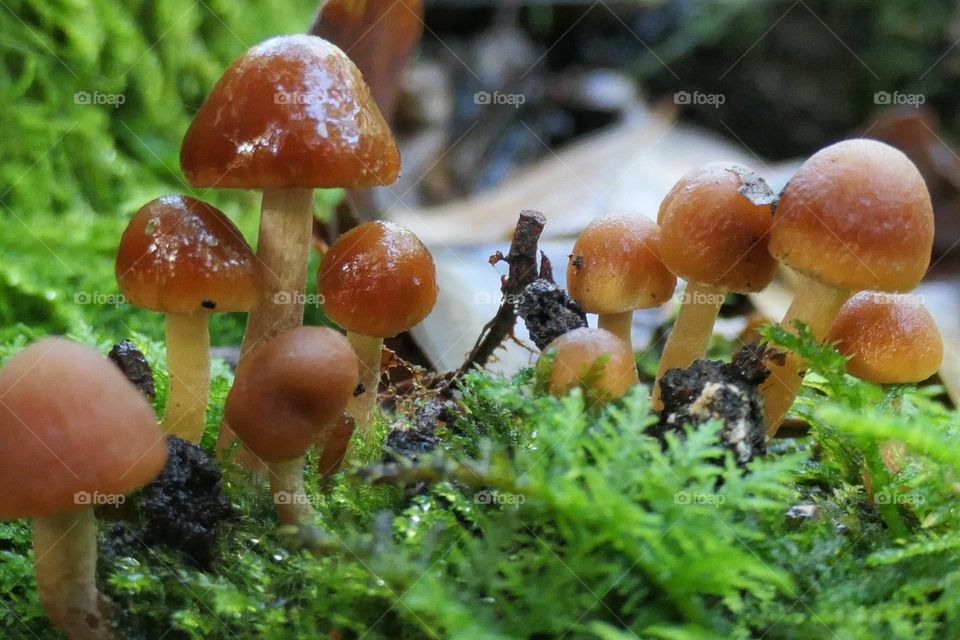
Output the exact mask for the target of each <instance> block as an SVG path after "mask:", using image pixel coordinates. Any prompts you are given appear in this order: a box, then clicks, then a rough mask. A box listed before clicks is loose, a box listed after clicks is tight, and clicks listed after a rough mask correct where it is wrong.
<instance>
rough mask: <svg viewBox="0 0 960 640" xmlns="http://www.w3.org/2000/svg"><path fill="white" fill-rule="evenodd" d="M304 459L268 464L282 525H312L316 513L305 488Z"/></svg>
mask: <svg viewBox="0 0 960 640" xmlns="http://www.w3.org/2000/svg"><path fill="white" fill-rule="evenodd" d="M303 465H304V460H303V457H299V458H294V459H293V460H287V461H284V462H271V463H268V464H267V467H268V468H269V472H270V495H272V496H273V504H274V505H275V507H276V509H277V520H279V521H280V524H290V525H295V526H303V525H312V524H313V521H314V518H315V517H316V513H317V512H316V511H314V510H313V507H312V506H311V505H310V500H309V499H308V498H307V491H306V488H305V487H304V486H303Z"/></svg>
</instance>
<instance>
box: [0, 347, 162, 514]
mask: <svg viewBox="0 0 960 640" xmlns="http://www.w3.org/2000/svg"><path fill="white" fill-rule="evenodd" d="M0 452H2V456H3V459H2V461H0V487H3V490H2V491H0V518H37V517H43V516H50V515H54V514H57V513H62V512H66V511H74V510H77V509H82V508H84V507H89V506H90V505H91V504H92V501H91V499H90V498H91V497H92V496H93V495H94V494H100V495H109V496H119V495H126V494H128V493H131V492H132V491H134V490H136V489H138V488H140V487H141V486H143V485H144V484H146V483H148V482H150V481H151V480H153V479H154V478H155V477H156V476H157V475H158V474H159V473H160V471H161V469H163V465H164V464H165V463H166V459H167V446H166V441H165V440H164V438H163V434H162V433H161V431H160V428H159V426H158V425H157V420H156V417H155V416H154V413H153V409H152V408H151V407H150V405H149V403H147V401H146V400H145V399H144V397H143V396H142V395H141V394H140V392H139V391H137V389H136V388H135V387H134V386H133V385H132V384H130V382H128V381H127V379H126V378H125V377H124V376H123V373H121V372H120V370H119V369H118V368H117V367H116V366H115V365H114V364H113V363H111V362H110V361H109V360H107V358H105V357H104V356H102V355H101V354H99V353H97V352H96V351H95V350H93V349H91V348H89V347H85V346H82V345H79V344H76V343H73V342H70V341H68V340H63V339H60V338H46V339H43V340H40V341H38V342H36V343H34V344H33V345H31V346H29V347H27V348H26V349H24V350H23V351H21V352H20V353H18V354H17V355H15V356H14V357H13V358H11V359H10V361H9V362H7V364H6V366H4V367H3V369H2V370H0Z"/></svg>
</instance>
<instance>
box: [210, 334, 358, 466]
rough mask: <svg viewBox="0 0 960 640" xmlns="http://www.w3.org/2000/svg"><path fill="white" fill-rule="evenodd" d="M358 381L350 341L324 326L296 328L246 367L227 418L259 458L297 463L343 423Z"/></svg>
mask: <svg viewBox="0 0 960 640" xmlns="http://www.w3.org/2000/svg"><path fill="white" fill-rule="evenodd" d="M359 380H360V376H359V372H358V365H357V357H356V355H354V353H353V350H352V349H351V348H350V344H349V343H348V342H347V340H346V338H344V337H343V336H342V335H340V334H339V333H337V332H336V331H334V330H333V329H328V328H322V327H299V328H297V329H291V330H290V331H286V332H284V333H282V334H280V335H279V336H277V337H276V338H274V339H272V340H270V341H269V342H267V343H266V344H264V345H263V346H261V347H260V348H258V349H257V350H256V351H254V352H253V353H251V354H250V356H249V357H248V358H247V359H246V360H244V361H243V362H242V363H241V365H240V368H239V369H238V371H237V377H236V381H235V382H234V384H233V388H232V389H231V390H230V394H229V395H228V396H227V402H226V419H227V421H228V422H229V424H230V428H231V429H233V431H234V432H235V433H236V434H237V436H239V438H240V439H241V440H242V441H243V443H244V444H245V445H246V446H247V448H248V449H250V451H252V452H253V453H254V454H255V455H256V456H258V457H259V458H261V459H263V460H265V461H267V462H283V461H285V460H292V459H294V458H298V457H300V456H302V455H303V452H304V451H306V450H307V448H308V447H309V446H310V445H311V444H313V443H314V442H315V441H316V439H317V436H318V435H319V434H320V433H321V431H322V430H323V428H324V427H325V426H327V425H329V424H330V423H332V422H334V421H335V420H338V419H339V418H340V415H341V414H342V413H343V410H344V409H345V408H346V406H347V401H348V400H349V399H350V398H351V397H352V396H353V393H354V391H355V390H356V388H357V384H358V383H359Z"/></svg>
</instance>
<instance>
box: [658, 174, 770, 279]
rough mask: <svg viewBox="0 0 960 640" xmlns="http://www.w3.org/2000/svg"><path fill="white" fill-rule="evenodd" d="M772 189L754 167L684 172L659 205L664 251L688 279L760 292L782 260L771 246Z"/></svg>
mask: <svg viewBox="0 0 960 640" xmlns="http://www.w3.org/2000/svg"><path fill="white" fill-rule="evenodd" d="M774 200H775V196H774V193H773V191H772V190H771V189H770V188H769V187H768V186H767V184H766V182H764V181H763V179H762V178H760V177H759V176H758V175H757V174H756V173H755V172H754V171H753V170H751V169H749V168H748V167H745V166H743V165H740V164H735V163H715V164H708V165H705V166H703V167H700V168H699V169H695V170H693V171H691V172H690V173H688V174H686V175H685V176H683V178H681V179H680V181H679V182H677V184H676V185H674V187H673V188H672V189H671V190H670V192H669V193H668V194H667V197H666V198H664V200H663V202H662V203H661V205H660V213H659V216H658V218H657V220H658V222H659V223H660V254H661V255H662V256H663V262H664V264H666V265H667V267H668V268H669V269H670V270H671V271H672V272H673V273H675V274H677V275H678V276H680V277H681V278H684V279H685V280H688V281H692V282H698V283H700V284H705V285H710V286H713V287H717V288H719V289H722V290H724V291H735V292H737V293H750V292H754V291H760V290H761V289H763V288H764V287H766V286H767V285H768V284H770V281H771V280H772V279H773V275H774V273H775V272H776V269H777V262H776V260H774V259H773V256H771V255H770V251H769V250H768V249H767V236H768V234H769V232H770V227H771V226H772V225H773V208H772V204H773V202H774Z"/></svg>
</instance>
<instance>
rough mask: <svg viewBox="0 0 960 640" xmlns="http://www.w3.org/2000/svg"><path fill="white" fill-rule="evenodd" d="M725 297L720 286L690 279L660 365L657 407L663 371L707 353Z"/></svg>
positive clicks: (688, 364)
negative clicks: (712, 285)
mask: <svg viewBox="0 0 960 640" xmlns="http://www.w3.org/2000/svg"><path fill="white" fill-rule="evenodd" d="M723 297H724V296H723V292H722V291H720V290H719V289H717V288H716V287H711V286H709V285H705V284H701V283H698V282H688V283H687V288H686V291H685V292H684V296H683V304H681V305H680V311H679V312H678V313H677V321H676V322H675V323H674V325H673V331H672V332H671V333H670V337H669V338H667V343H666V344H665V345H664V347H663V355H662V356H661V357H660V366H659V367H658V368H657V381H656V383H655V384H654V390H653V407H654V408H655V409H657V410H659V409H662V408H663V403H662V402H661V401H660V384H659V382H660V378H662V377H663V374H665V373H666V372H667V371H668V370H670V369H685V368H686V367H689V366H690V365H691V364H692V363H693V361H694V360H696V359H697V358H701V357H703V354H704V353H706V351H707V347H709V346H710V338H711V337H712V336H713V325H714V324H715V323H716V321H717V315H718V314H719V313H720V307H721V306H722V305H723Z"/></svg>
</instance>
